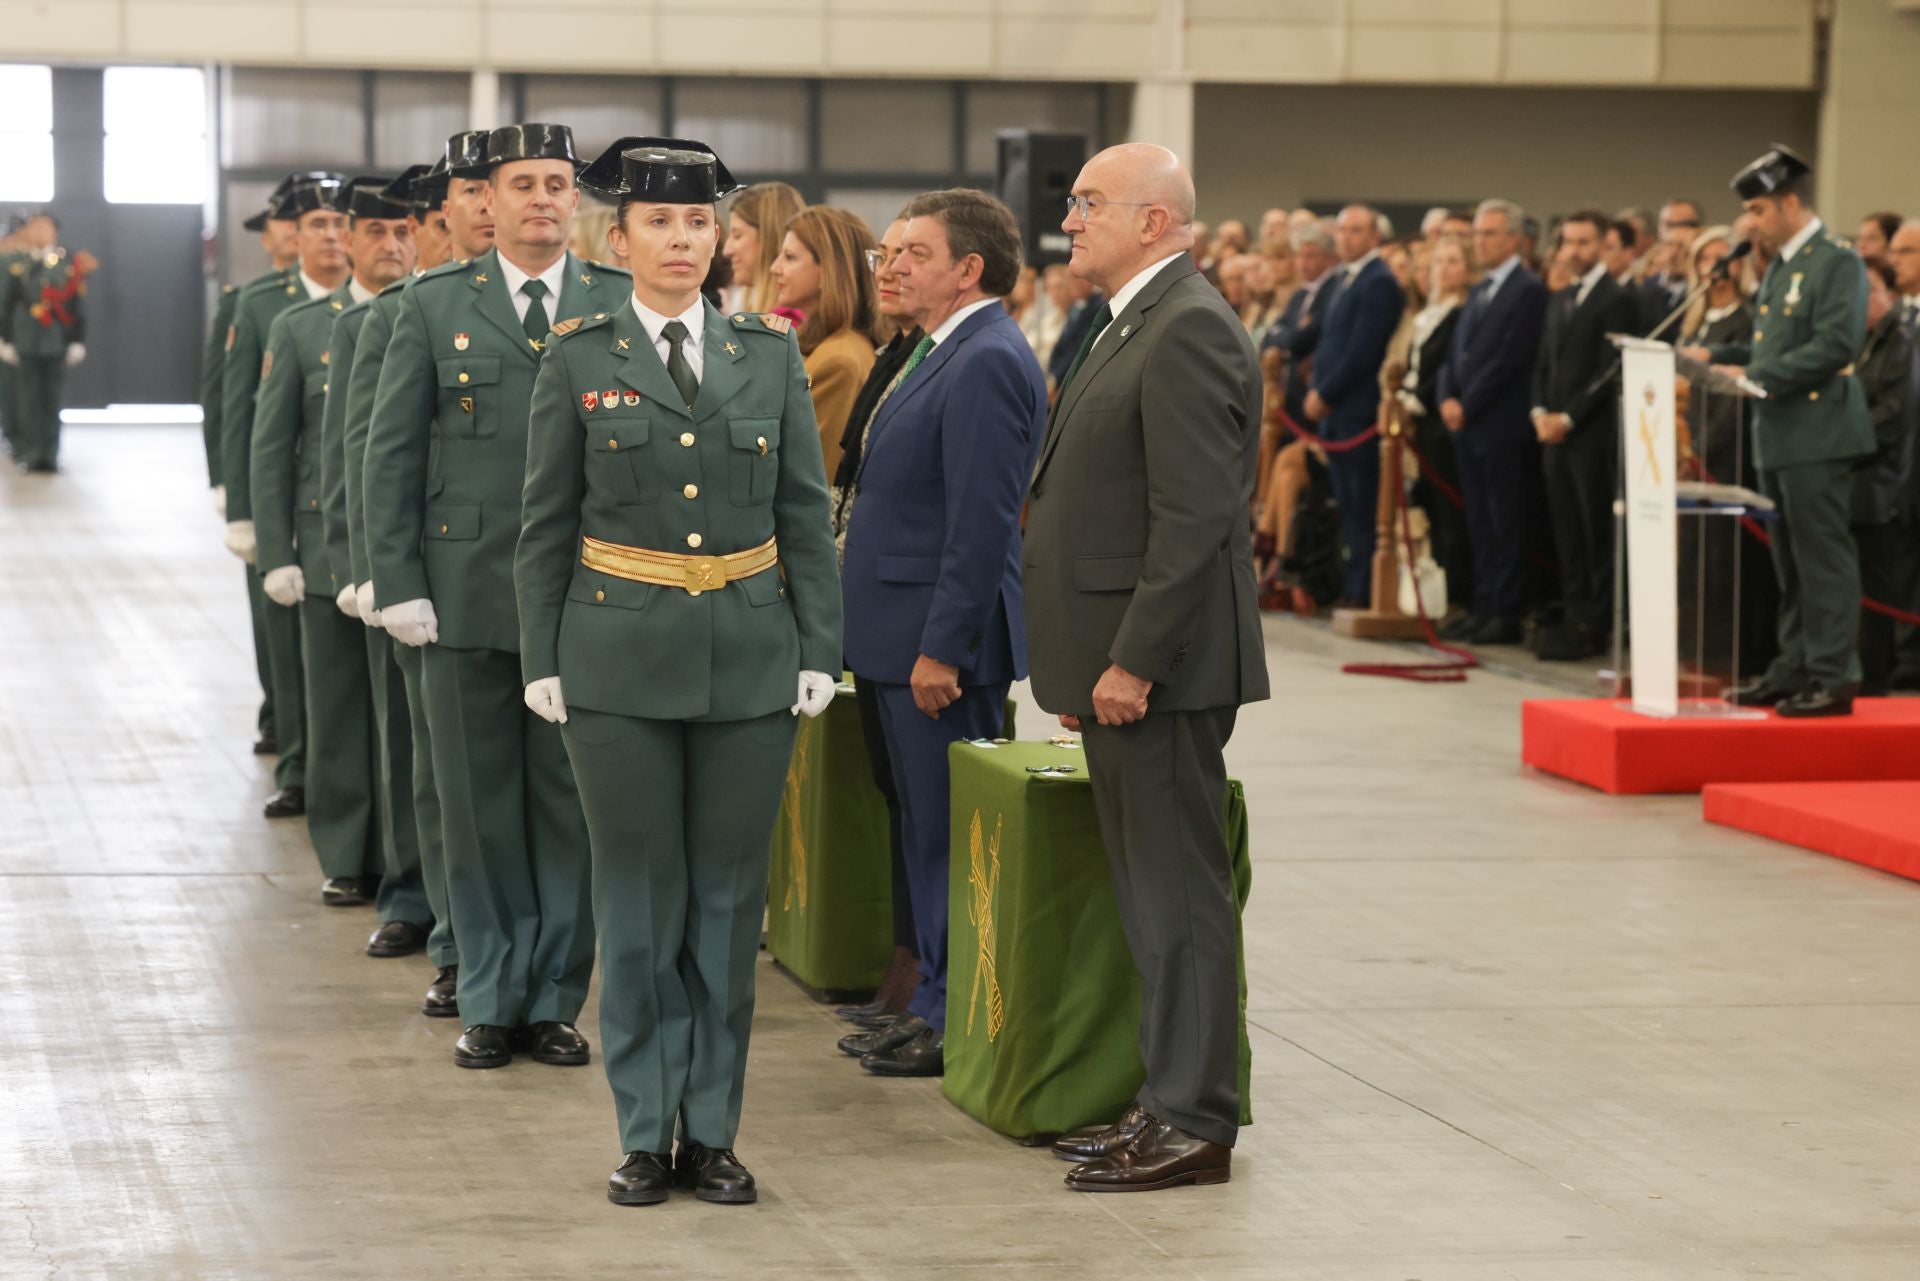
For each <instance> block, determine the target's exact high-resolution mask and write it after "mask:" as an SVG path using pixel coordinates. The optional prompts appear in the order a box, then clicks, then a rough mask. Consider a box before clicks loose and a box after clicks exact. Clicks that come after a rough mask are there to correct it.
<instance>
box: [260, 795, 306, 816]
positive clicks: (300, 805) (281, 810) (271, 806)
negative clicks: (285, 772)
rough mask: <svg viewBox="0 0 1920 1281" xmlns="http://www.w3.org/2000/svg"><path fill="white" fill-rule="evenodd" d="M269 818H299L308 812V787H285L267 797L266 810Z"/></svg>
mask: <svg viewBox="0 0 1920 1281" xmlns="http://www.w3.org/2000/svg"><path fill="white" fill-rule="evenodd" d="M264 812H265V813H266V816H267V817H268V818H298V817H299V816H300V815H302V814H304V813H306V812H307V789H306V788H304V787H283V788H281V789H280V790H279V791H277V792H275V793H274V794H273V795H272V796H269V797H268V798H267V804H266V809H265V811H264Z"/></svg>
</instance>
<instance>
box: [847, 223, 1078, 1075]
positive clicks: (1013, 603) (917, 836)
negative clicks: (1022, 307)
mask: <svg viewBox="0 0 1920 1281" xmlns="http://www.w3.org/2000/svg"><path fill="white" fill-rule="evenodd" d="M906 218H907V225H906V227H905V228H904V229H903V231H902V232H901V239H900V253H899V255H898V256H897V257H896V258H895V259H894V263H893V272H894V275H895V276H896V278H897V279H898V282H899V289H900V308H901V310H902V311H904V312H905V313H906V318H907V319H909V320H910V321H911V322H912V323H913V324H914V325H916V326H918V327H919V328H920V329H922V330H923V331H925V333H926V335H927V336H926V337H925V338H923V339H921V340H920V342H919V343H918V344H916V345H915V347H914V350H913V353H912V354H911V355H910V356H909V357H908V358H907V363H906V364H905V365H904V366H903V367H902V373H901V375H900V382H899V384H898V385H897V386H896V387H895V389H894V391H893V394H892V395H891V396H889V397H887V399H886V403H885V404H883V405H881V406H880V408H879V410H878V411H877V412H876V413H875V415H874V420H873V427H872V428H871V430H870V431H869V432H868V435H867V439H866V442H865V445H864V448H863V450H862V456H861V459H860V470H859V472H858V474H857V475H856V476H855V478H854V499H853V511H852V513H851V514H850V515H849V516H848V518H847V545H846V562H845V565H844V568H843V570H842V580H841V588H842V592H843V594H844V598H845V615H846V619H847V626H846V641H845V644H846V653H847V662H848V664H849V665H850V666H851V667H852V668H853V672H854V675H855V676H856V677H858V678H859V680H860V681H861V682H863V683H864V682H867V681H871V682H872V683H873V684H874V686H875V694H876V696H877V698H878V701H879V704H880V719H881V729H882V730H883V732H884V733H885V736H886V740H887V753H888V755H889V756H890V757H891V758H892V763H893V778H894V785H895V787H896V788H897V789H898V791H899V795H900V808H901V815H902V827H903V836H904V839H905V847H906V864H907V881H908V887H909V890H910V893H911V897H912V901H913V921H914V933H915V935H916V937H917V938H918V942H919V949H918V950H919V953H920V986H919V988H918V989H917V990H915V992H914V994H913V997H912V999H911V1000H910V1001H909V1002H908V1004H907V1012H906V1014H904V1015H902V1016H901V1017H900V1018H899V1019H897V1020H895V1021H894V1022H892V1023H890V1024H888V1025H886V1026H885V1027H882V1028H879V1029H878V1030H875V1031H872V1032H867V1033H856V1034H855V1035H853V1036H849V1037H844V1038H842V1040H841V1042H840V1048H841V1049H842V1050H844V1051H846V1052H847V1053H849V1054H854V1055H857V1056H859V1057H860V1065H861V1066H862V1067H864V1068H866V1069H867V1070H868V1071H869V1072H874V1073H877V1074H880V1075H884V1076H938V1075H940V1074H941V1073H942V1072H943V1071H944V1069H945V1058H944V1055H943V1050H944V1047H945V1035H944V1033H945V1029H946V1012H947V871H948V868H947V848H948V844H947V812H948V790H949V780H948V774H947V749H948V748H949V747H950V746H952V745H953V744H954V743H956V742H959V741H960V740H962V739H968V738H992V737H994V736H995V735H997V734H999V733H1000V730H1001V728H1002V724H1003V721H1004V718H1005V703H1006V696H1007V687H1008V685H1009V684H1011V683H1012V682H1013V681H1016V680H1019V679H1021V678H1022V677H1024V676H1025V675H1026V674H1027V646H1026V618H1025V614H1024V612H1023V607H1022V600H1021V591H1020V506H1021V501H1022V499H1023V498H1024V496H1025V493H1026V483H1027V477H1028V475H1029V473H1030V472H1031V470H1032V467H1033V459H1034V455H1035V452H1036V451H1037V450H1038V448H1039V445H1040V434H1041V431H1042V429H1043V427H1044V426H1045V423H1046V419H1047V387H1046V376H1045V375H1044V374H1042V373H1041V372H1040V362H1039V361H1038V360H1036V359H1035V358H1034V355H1033V348H1032V347H1030V346H1028V345H1027V339H1026V335H1025V334H1023V333H1021V331H1020V325H1019V322H1017V321H1016V320H1014V318H1013V317H1012V316H1011V315H1009V314H1008V313H1007V309H1006V307H1005V306H1004V305H1002V299H1004V298H1005V297H1006V295H1007V294H1008V293H1009V292H1011V291H1012V289H1013V286H1014V283H1015V281H1017V280H1018V279H1019V275H1020V232H1019V228H1018V227H1017V225H1016V224H1015V223H1014V219H1013V213H1012V211H1011V210H1009V209H1008V208H1007V207H1006V206H1005V205H1003V204H1001V203H1000V202H999V201H998V200H996V199H994V198H993V197H992V196H989V195H987V194H985V193H984V192H979V191H967V190H953V191H935V192H929V193H928V194H926V195H924V196H919V197H916V198H915V199H914V200H913V202H912V203H911V204H909V205H908V206H907V209H906ZM1102 310H1104V307H1103V308H1102Z"/></svg>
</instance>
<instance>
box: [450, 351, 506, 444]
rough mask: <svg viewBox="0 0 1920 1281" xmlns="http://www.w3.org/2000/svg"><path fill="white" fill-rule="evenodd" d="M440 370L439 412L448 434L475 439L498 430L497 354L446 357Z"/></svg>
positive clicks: (498, 359) (498, 375)
mask: <svg viewBox="0 0 1920 1281" xmlns="http://www.w3.org/2000/svg"><path fill="white" fill-rule="evenodd" d="M435 363H436V364H437V365H438V367H439V371H440V412H439V414H438V415H437V417H438V418H439V420H440V422H441V423H442V424H444V429H445V431H446V433H447V434H448V435H450V436H463V437H465V438H467V439H469V440H479V439H482V438H484V437H487V436H492V435H496V434H497V433H498V432H499V430H500V407H499V405H498V404H497V403H496V402H497V401H498V400H499V394H500V357H498V356H449V357H447V358H446V359H445V360H441V361H437V362H435Z"/></svg>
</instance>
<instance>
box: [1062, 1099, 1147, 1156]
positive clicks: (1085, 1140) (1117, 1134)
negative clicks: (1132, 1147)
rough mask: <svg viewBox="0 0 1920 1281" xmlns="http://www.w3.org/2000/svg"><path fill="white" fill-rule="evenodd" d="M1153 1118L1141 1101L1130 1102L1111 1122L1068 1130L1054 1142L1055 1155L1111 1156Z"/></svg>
mask: <svg viewBox="0 0 1920 1281" xmlns="http://www.w3.org/2000/svg"><path fill="white" fill-rule="evenodd" d="M1152 1120H1153V1118H1152V1117H1151V1116H1149V1115H1148V1114H1147V1110H1146V1109H1145V1108H1143V1107H1141V1106H1140V1105H1139V1104H1138V1103H1134V1104H1130V1105H1128V1107H1127V1110H1126V1112H1125V1114H1124V1115H1122V1116H1121V1118H1120V1119H1119V1120H1118V1121H1115V1122H1114V1123H1113V1124H1112V1125H1090V1126H1087V1127H1086V1128H1085V1129H1083V1130H1069V1131H1068V1132H1067V1133H1065V1134H1063V1135H1061V1136H1060V1137H1059V1138H1057V1139H1055V1140H1054V1141H1053V1154H1054V1155H1055V1156H1057V1157H1059V1158H1060V1159H1061V1160H1062V1161H1074V1162H1084V1161H1098V1160H1101V1159H1102V1158H1104V1157H1110V1156H1112V1155H1113V1154H1114V1153H1115V1152H1118V1151H1119V1150H1120V1149H1121V1148H1124V1147H1126V1146H1127V1144H1129V1143H1131V1142H1133V1141H1134V1139H1136V1138H1138V1137H1139V1134H1140V1131H1142V1130H1144V1129H1146V1128H1147V1125H1148V1123H1149V1122H1151V1121H1152Z"/></svg>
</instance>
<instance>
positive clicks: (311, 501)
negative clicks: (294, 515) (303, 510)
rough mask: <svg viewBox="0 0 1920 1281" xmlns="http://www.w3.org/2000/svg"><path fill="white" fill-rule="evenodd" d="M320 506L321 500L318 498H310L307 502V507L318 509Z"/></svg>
mask: <svg viewBox="0 0 1920 1281" xmlns="http://www.w3.org/2000/svg"><path fill="white" fill-rule="evenodd" d="M319 505H320V500H319V499H318V498H309V499H308V500H307V506H309V507H318V506H319Z"/></svg>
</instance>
